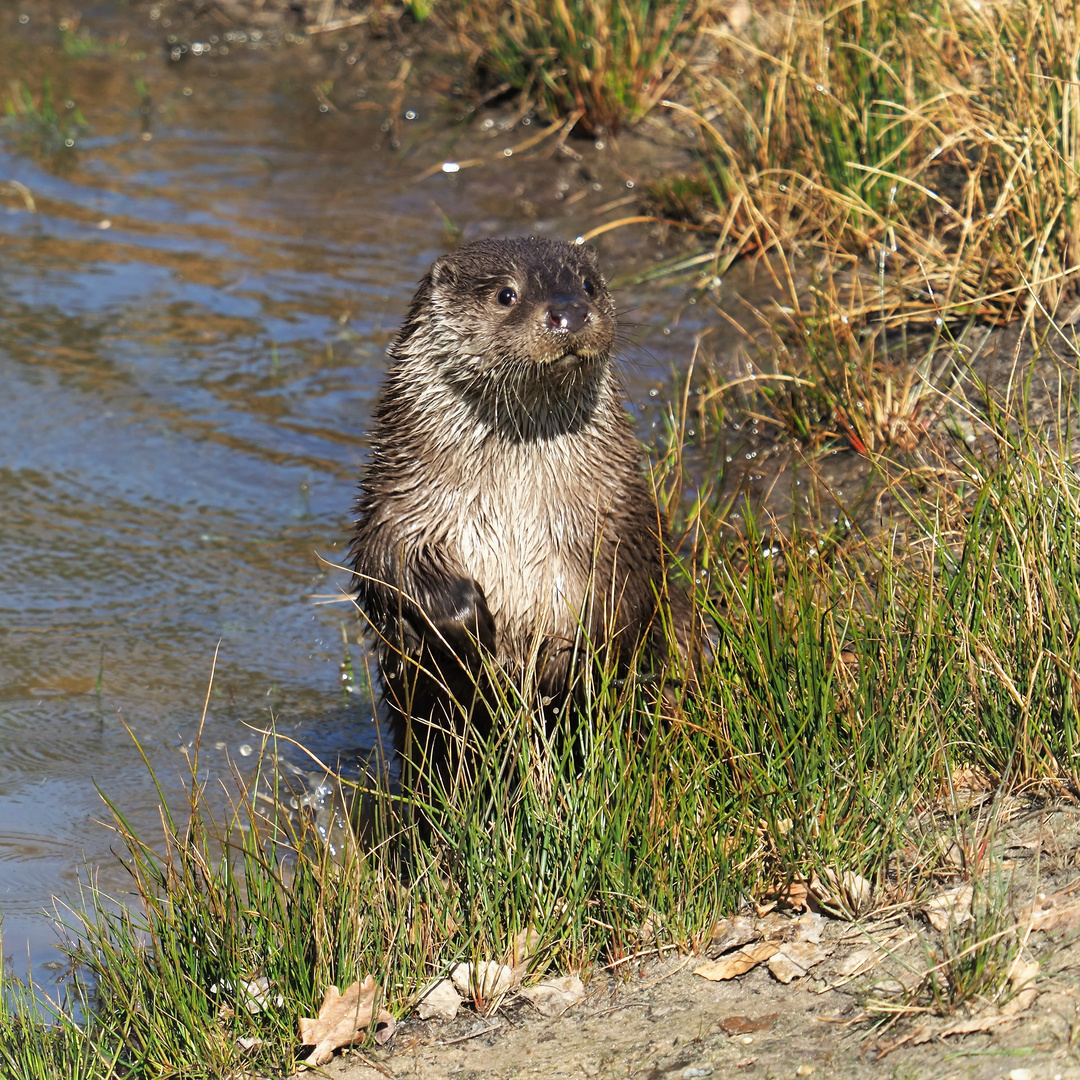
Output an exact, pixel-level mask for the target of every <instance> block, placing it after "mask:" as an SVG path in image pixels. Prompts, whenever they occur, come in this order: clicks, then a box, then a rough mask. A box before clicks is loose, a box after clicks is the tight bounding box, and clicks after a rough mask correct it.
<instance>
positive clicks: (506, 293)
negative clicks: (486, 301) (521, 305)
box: [495, 287, 518, 307]
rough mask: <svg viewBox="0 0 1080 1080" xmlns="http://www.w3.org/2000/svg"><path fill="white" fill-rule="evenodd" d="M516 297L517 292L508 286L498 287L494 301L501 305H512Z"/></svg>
mask: <svg viewBox="0 0 1080 1080" xmlns="http://www.w3.org/2000/svg"><path fill="white" fill-rule="evenodd" d="M517 298H518V297H517V293H516V292H515V291H514V290H513V289H511V288H509V287H507V288H504V289H500V290H499V291H498V292H497V293H496V294H495V301H496V303H498V304H499V305H501V306H502V307H513V306H514V305H515V304H516V303H517Z"/></svg>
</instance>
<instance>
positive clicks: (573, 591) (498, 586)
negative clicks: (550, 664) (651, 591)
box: [431, 432, 620, 666]
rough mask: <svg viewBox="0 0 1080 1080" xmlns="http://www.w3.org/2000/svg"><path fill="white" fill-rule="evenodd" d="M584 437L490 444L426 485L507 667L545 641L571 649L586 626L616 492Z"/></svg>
mask: <svg viewBox="0 0 1080 1080" xmlns="http://www.w3.org/2000/svg"><path fill="white" fill-rule="evenodd" d="M589 434H590V433H589V432H581V433H577V434H576V435H562V436H559V437H557V438H552V439H547V440H544V441H538V442H529V443H517V444H514V443H506V442H502V441H498V442H496V441H494V440H492V439H490V438H489V439H487V440H483V441H480V442H479V445H477V446H475V448H474V450H473V453H471V454H469V455H467V456H466V457H465V458H464V459H461V458H459V461H460V462H461V464H460V465H459V467H458V469H456V470H451V471H450V472H449V473H443V474H441V475H439V476H438V477H433V478H432V480H433V484H432V488H433V489H440V488H441V489H442V498H441V499H439V500H438V501H441V502H444V506H445V516H444V517H443V518H442V521H443V530H444V532H443V537H442V544H443V545H444V547H445V549H446V550H447V552H448V553H449V554H450V555H451V557H453V558H454V559H455V561H456V562H457V563H458V564H459V566H460V569H461V571H462V572H463V573H464V574H465V575H467V576H468V577H471V578H473V579H474V580H475V581H476V582H477V583H478V584H479V586H480V588H481V589H482V590H483V593H484V596H485V597H486V598H487V604H488V608H489V610H490V611H491V614H492V617H493V619H494V621H495V630H496V643H497V654H498V657H499V659H500V660H501V661H502V662H504V663H509V664H511V665H513V666H520V665H522V664H524V663H526V662H527V661H528V658H529V655H530V653H531V651H532V650H533V648H534V647H535V646H536V645H537V644H538V643H539V642H542V641H544V640H545V639H548V638H552V637H554V638H557V639H560V640H561V641H563V642H565V643H569V642H571V641H572V640H573V639H574V637H575V634H576V632H577V630H578V628H579V626H580V625H581V624H582V617H583V615H584V616H586V617H585V619H584V622H585V624H586V625H588V624H589V622H590V620H589V619H588V617H587V612H586V611H585V610H584V608H585V605H586V604H587V602H588V600H589V592H590V588H591V583H592V581H593V579H594V577H595V572H596V569H597V568H596V566H595V559H596V555H597V549H598V540H599V538H600V537H601V536H602V534H603V530H604V527H605V523H606V521H607V517H608V514H609V512H610V510H611V504H612V502H613V500H614V499H616V498H617V497H618V490H619V487H620V485H619V484H617V483H616V481H615V477H613V476H612V475H611V470H610V463H609V462H606V461H605V455H604V452H603V448H602V444H601V441H600V440H599V439H597V438H595V437H592V438H590V437H589ZM455 473H456V475H454V474H455ZM431 494H432V495H435V494H436V490H431ZM444 500H445V501H444ZM606 576H608V575H607V574H605V573H604V572H603V569H601V573H600V577H601V578H603V577H606Z"/></svg>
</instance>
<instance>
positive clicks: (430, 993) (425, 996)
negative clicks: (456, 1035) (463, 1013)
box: [416, 979, 461, 1020]
mask: <svg viewBox="0 0 1080 1080" xmlns="http://www.w3.org/2000/svg"><path fill="white" fill-rule="evenodd" d="M460 1008H461V995H460V994H458V992H457V991H456V990H455V989H454V984H453V983H452V982H451V981H450V980H449V979H436V980H435V982H433V983H431V984H430V985H429V986H427V987H425V988H424V992H423V993H422V994H421V995H420V1000H419V1002H417V1005H416V1011H417V1012H418V1013H419V1014H420V1019H421V1020H453V1019H454V1017H455V1016H457V1014H458V1009H460Z"/></svg>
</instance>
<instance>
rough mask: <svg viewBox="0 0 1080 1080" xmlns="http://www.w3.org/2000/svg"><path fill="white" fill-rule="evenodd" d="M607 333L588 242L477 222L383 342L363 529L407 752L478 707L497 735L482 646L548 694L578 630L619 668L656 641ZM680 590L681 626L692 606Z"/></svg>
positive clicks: (386, 669)
mask: <svg viewBox="0 0 1080 1080" xmlns="http://www.w3.org/2000/svg"><path fill="white" fill-rule="evenodd" d="M614 344H615V307H614V304H613V302H612V299H611V296H610V294H609V292H608V289H607V285H606V283H605V281H604V279H603V277H602V275H601V273H600V267H599V265H598V263H597V259H596V254H595V252H594V251H593V250H592V249H590V248H588V247H584V246H579V245H573V244H568V243H562V242H557V241H553V240H546V239H536V238H531V237H530V238H515V239H490V240H478V241H475V242H473V243H470V244H467V245H465V246H464V247H462V248H460V249H459V250H457V251H455V252H453V253H452V254H449V255H446V256H444V257H442V258H440V259H438V260H437V261H436V262H435V264H434V265H433V266H432V268H431V270H430V271H429V273H428V274H427V276H426V277H425V278H424V279H423V281H422V282H421V284H420V287H419V289H418V290H417V292H416V295H415V297H414V299H413V302H412V306H411V307H410V309H409V314H408V317H407V318H406V320H405V324H404V326H403V327H402V329H401V331H400V333H399V334H398V336H397V338H396V340H395V341H394V343H393V345H392V346H391V348H390V350H389V353H390V357H391V365H390V368H389V370H388V372H387V374H386V378H385V381H384V383H383V386H382V391H381V394H380V396H379V399H378V403H377V406H376V409H375V427H374V431H373V433H372V446H371V458H370V463H369V465H368V467H367V469H366V472H365V473H364V475H363V478H362V480H361V493H360V498H359V501H358V503H357V522H356V532H355V537H354V541H353V547H352V562H353V567H354V569H355V573H356V578H355V583H356V589H357V594H358V602H359V605H360V608H361V610H362V611H363V613H364V615H365V616H366V617H367V619H368V620H369V622H370V623H371V625H372V626H373V628H374V629H375V631H376V634H377V635H378V639H379V661H380V668H381V672H382V678H383V682H384V685H385V692H386V697H387V700H388V703H389V708H390V711H391V716H392V720H393V724H394V734H395V742H396V745H397V748H398V749H399V750H400V751H402V752H403V753H404V754H405V756H406V758H407V759H410V760H411V761H412V763H413V764H414V765H418V764H419V763H420V761H421V760H422V759H425V758H426V760H428V761H429V762H431V761H433V759H434V761H435V763H436V764H438V761H439V760H440V759H444V758H446V757H447V756H448V755H450V754H451V753H452V751H451V749H450V744H451V743H452V742H453V740H454V738H455V736H457V735H460V734H461V733H462V732H463V731H464V728H465V725H466V723H468V724H470V725H471V726H472V727H473V728H474V730H475V731H476V732H478V733H479V735H480V736H481V737H483V736H484V735H485V734H486V733H487V731H488V730H489V727H490V723H491V716H490V712H489V710H488V709H485V708H481V707H479V705H478V704H477V681H478V678H480V676H481V672H482V670H483V668H484V663H485V662H488V663H490V662H491V661H494V663H496V664H498V665H500V666H501V667H502V668H503V669H504V670H505V671H507V672H508V674H509V675H510V676H511V678H513V679H514V680H515V682H516V685H517V686H518V687H519V688H520V690H521V691H522V692H523V693H524V695H525V696H526V699H527V700H536V695H537V694H538V695H539V697H540V699H542V700H544V701H545V702H546V703H548V705H549V707H551V703H552V702H554V703H556V704H557V703H558V702H559V701H560V700H561V699H564V698H565V695H566V693H567V692H568V691H569V689H570V683H571V680H572V677H573V672H572V667H573V660H574V657H575V656H577V655H579V653H580V644H581V633H582V630H584V631H585V632H587V634H588V635H589V638H590V639H591V642H592V645H593V647H594V650H595V652H596V654H598V655H599V656H600V658H601V659H602V660H606V659H607V658H610V659H611V660H612V661H613V662H614V663H615V664H617V665H619V666H623V667H625V664H626V663H627V661H628V659H629V658H630V656H631V655H632V654H633V653H634V651H635V650H636V649H637V648H638V646H639V644H640V643H641V642H642V641H643V640H644V639H645V637H646V635H652V636H653V639H654V644H655V645H656V646H657V647H658V648H660V647H661V646H660V642H661V641H662V639H663V632H662V627H661V619H660V618H659V616H658V611H657V608H658V597H663V596H665V595H666V594H667V592H668V589H667V583H666V575H667V559H666V556H665V542H666V537H665V535H664V529H663V527H662V525H661V523H660V517H659V514H658V512H657V505H656V499H655V497H654V495H653V492H652V490H651V489H650V487H649V485H648V484H647V483H646V481H645V476H644V468H643V456H642V451H641V448H640V446H639V444H638V442H637V439H636V438H635V436H634V432H633V430H632V428H631V426H630V422H629V419H628V417H627V415H626V412H625V409H624V406H623V397H622V393H621V390H620V387H619V384H618V381H617V379H616V376H615V373H614V371H613V370H612V365H611V357H612V350H613V347H614ZM672 592H673V593H676V595H674V596H673V597H672V602H673V606H674V608H675V617H674V621H675V623H676V624H677V625H678V626H679V627H681V628H682V629H683V632H684V635H685V633H686V628H688V627H689V625H690V621H691V619H690V613H689V604H688V601H687V600H686V598H685V596H684V595H683V594H681V593H678V592H677V590H672ZM480 681H481V683H482V681H483V680H482V679H480ZM481 693H483V688H482V686H481ZM425 747H426V749H425Z"/></svg>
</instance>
